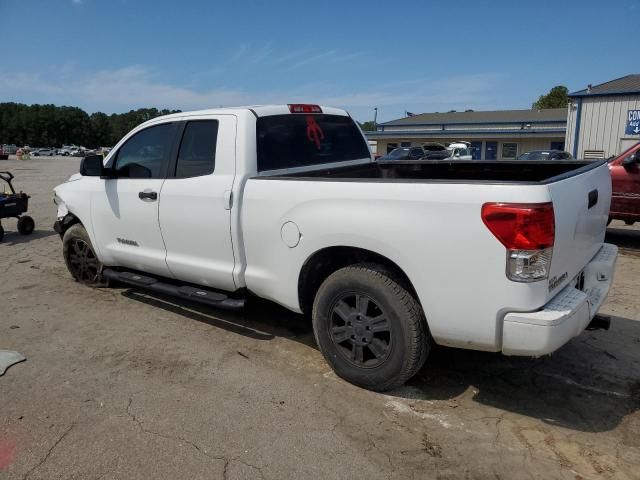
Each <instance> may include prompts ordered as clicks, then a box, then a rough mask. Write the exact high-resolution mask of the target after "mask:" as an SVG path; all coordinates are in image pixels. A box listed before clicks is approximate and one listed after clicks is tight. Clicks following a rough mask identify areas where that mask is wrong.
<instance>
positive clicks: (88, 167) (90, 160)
mask: <svg viewBox="0 0 640 480" xmlns="http://www.w3.org/2000/svg"><path fill="white" fill-rule="evenodd" d="M102 161H103V158H102V156H100V155H90V156H88V157H84V158H83V159H82V161H81V162H80V175H82V176H84V177H102V176H104V173H105V170H106V169H105V168H104V167H103V166H102Z"/></svg>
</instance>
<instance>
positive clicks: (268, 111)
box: [151, 104, 349, 121]
mask: <svg viewBox="0 0 640 480" xmlns="http://www.w3.org/2000/svg"><path fill="white" fill-rule="evenodd" d="M314 106H315V104H314ZM318 106H319V107H320V109H321V110H322V113H326V114H330V115H340V116H344V117H347V116H349V113H347V111H345V110H342V109H340V108H334V107H326V106H323V105H318ZM249 111H251V112H253V113H255V114H256V115H257V116H258V117H267V116H270V115H285V114H290V113H291V112H290V110H289V104H282V105H246V106H240V107H219V108H208V109H205V110H193V111H189V112H179V113H171V114H169V115H163V116H162V117H156V118H154V119H152V120H151V121H153V120H158V119H160V118H163V119H166V118H179V117H188V116H196V115H216V114H227V115H229V114H232V115H233V114H234V113H239V112H249Z"/></svg>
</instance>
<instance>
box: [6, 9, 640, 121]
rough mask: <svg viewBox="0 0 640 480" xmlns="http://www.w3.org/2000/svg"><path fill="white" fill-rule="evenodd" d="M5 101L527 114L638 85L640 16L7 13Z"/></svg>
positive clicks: (632, 12)
mask: <svg viewBox="0 0 640 480" xmlns="http://www.w3.org/2000/svg"><path fill="white" fill-rule="evenodd" d="M0 19H2V25H3V28H2V43H0V58H1V59H2V62H1V64H2V74H1V75H0V101H17V102H24V103H54V104H57V105H74V106H79V107H82V108H84V109H85V110H87V111H89V112H93V111H97V110H100V111H104V112H106V113H112V112H123V111H126V110H129V109H131V108H138V107H150V106H156V107H168V108H180V109H183V110H189V109H197V108H206V107H212V106H220V105H225V106H231V105H242V104H256V103H287V102H313V103H323V104H327V105H334V106H340V107H344V108H346V109H348V110H349V111H351V112H352V113H353V114H354V116H355V117H356V118H358V119H359V120H362V121H364V120H370V119H372V118H373V108H374V107H376V106H377V107H378V111H379V113H378V121H386V120H391V119H394V118H397V117H400V116H403V115H404V111H405V110H409V111H411V112H428V111H448V110H452V109H455V110H464V109H467V108H473V109H475V110H488V109H506V108H529V107H530V106H531V102H533V101H534V100H535V99H536V98H537V97H538V95H540V94H541V93H544V92H546V91H548V90H549V89H550V88H551V87H553V86H554V85H558V84H564V85H566V86H567V87H568V88H569V89H570V90H572V91H573V90H579V89H581V88H584V87H585V86H586V84H588V83H592V84H597V83H600V82H603V81H607V80H610V79H613V78H617V77H620V76H623V75H626V74H628V73H640V63H638V58H640V53H639V52H640V36H639V35H640V33H639V32H640V0H609V1H607V2H602V1H590V0H589V1H581V2H578V1H561V0H555V1H546V0H536V1H528V2H521V1H516V0H512V1H509V2H503V1H484V0H477V1H466V2H463V1H456V0H449V1H437V2H436V1H418V0H415V1H403V0H395V1H385V2H382V1H374V0H369V1H366V2H364V1H359V0H358V1H350V0H342V1H333V0H297V1H289V0H282V1H278V0H272V1H257V0H234V1H214V0H210V1H206V0H182V1H165V0H0Z"/></svg>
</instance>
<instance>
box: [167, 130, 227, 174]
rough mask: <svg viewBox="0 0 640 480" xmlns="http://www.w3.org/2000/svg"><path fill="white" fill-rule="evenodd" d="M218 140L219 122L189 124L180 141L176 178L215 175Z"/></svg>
mask: <svg viewBox="0 0 640 480" xmlns="http://www.w3.org/2000/svg"><path fill="white" fill-rule="evenodd" d="M217 140H218V120H192V121H189V122H187V124H186V126H185V128H184V132H183V134H182V139H181V141H180V149H179V151H178V159H177V162H176V171H175V176H176V177H177V178H191V177H200V176H203V175H209V174H211V173H213V171H214V170H215V166H216V144H217Z"/></svg>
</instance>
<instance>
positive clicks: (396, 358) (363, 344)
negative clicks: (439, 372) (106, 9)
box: [312, 264, 433, 391]
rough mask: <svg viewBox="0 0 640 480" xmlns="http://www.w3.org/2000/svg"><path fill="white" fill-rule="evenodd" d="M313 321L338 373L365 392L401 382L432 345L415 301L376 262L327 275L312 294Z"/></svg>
mask: <svg viewBox="0 0 640 480" xmlns="http://www.w3.org/2000/svg"><path fill="white" fill-rule="evenodd" d="M312 321H313V331H314V334H315V337H316V341H317V342H318V346H319V347H320V351H321V352H322V354H323V355H324V357H325V359H326V360H327V362H328V363H329V365H331V367H332V368H333V370H334V371H335V372H336V374H337V375H338V376H340V377H341V378H343V379H344V380H346V381H348V382H350V383H353V384H355V385H358V386H360V387H364V388H367V389H369V390H375V391H385V390H391V389H393V388H396V387H399V386H401V385H403V384H404V383H405V382H406V381H407V380H409V379H410V378H411V377H413V376H414V375H415V374H416V373H417V372H418V370H420V368H421V367H422V366H423V365H424V362H425V360H426V358H427V355H428V353H429V350H430V349H431V345H432V343H433V340H432V339H431V335H430V334H429V331H428V327H427V322H426V319H425V317H424V313H423V311H422V308H421V307H420V305H419V304H418V302H417V301H416V299H415V298H413V296H412V295H411V294H410V293H409V292H408V291H407V290H406V289H405V288H404V287H403V286H402V285H401V284H400V283H398V282H396V281H395V280H393V278H392V276H391V275H390V274H389V273H388V272H387V271H385V269H384V268H383V267H381V266H380V265H371V264H358V265H354V266H350V267H346V268H342V269H340V270H338V271H336V272H334V273H333V274H331V275H330V276H329V277H328V278H327V279H326V280H325V281H324V282H323V283H322V285H321V286H320V288H319V290H318V293H317V294H316V297H315V300H314V302H313V313H312Z"/></svg>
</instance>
